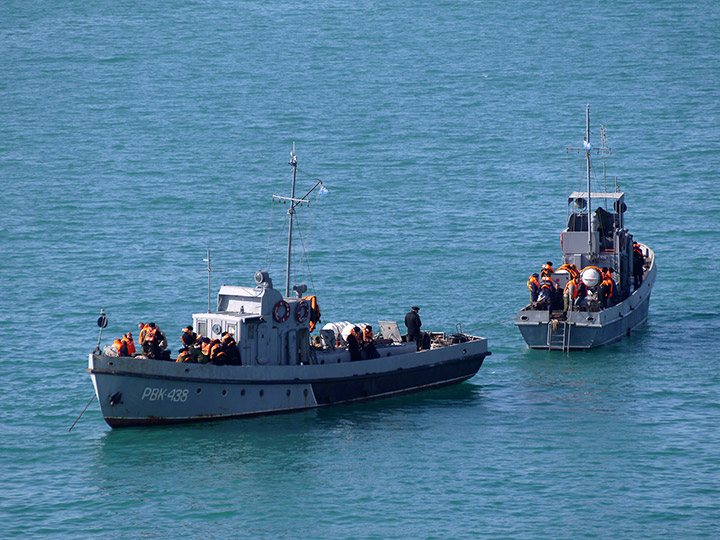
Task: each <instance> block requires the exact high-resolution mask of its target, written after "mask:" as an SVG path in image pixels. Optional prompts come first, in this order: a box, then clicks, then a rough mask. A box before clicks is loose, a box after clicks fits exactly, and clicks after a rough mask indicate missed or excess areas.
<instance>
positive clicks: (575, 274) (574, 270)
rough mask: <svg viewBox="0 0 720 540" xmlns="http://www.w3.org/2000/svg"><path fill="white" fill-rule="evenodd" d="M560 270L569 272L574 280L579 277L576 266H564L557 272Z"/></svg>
mask: <svg viewBox="0 0 720 540" xmlns="http://www.w3.org/2000/svg"><path fill="white" fill-rule="evenodd" d="M560 270H567V271H568V273H569V274H570V277H572V278H576V277H578V271H577V267H576V266H575V265H574V264H563V265H562V266H561V267H560V268H558V270H557V271H558V272H559V271H560Z"/></svg>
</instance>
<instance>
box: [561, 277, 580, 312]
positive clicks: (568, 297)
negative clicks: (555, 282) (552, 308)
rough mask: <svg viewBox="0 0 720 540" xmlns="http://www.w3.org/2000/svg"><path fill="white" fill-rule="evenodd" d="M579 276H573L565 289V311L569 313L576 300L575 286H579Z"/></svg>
mask: <svg viewBox="0 0 720 540" xmlns="http://www.w3.org/2000/svg"><path fill="white" fill-rule="evenodd" d="M578 281H580V278H579V277H576V278H571V279H570V280H568V282H567V285H565V289H564V290H563V312H564V313H567V311H568V309H570V307H571V306H572V305H573V300H575V288H576V287H577V286H578Z"/></svg>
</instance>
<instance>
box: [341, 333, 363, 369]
mask: <svg viewBox="0 0 720 540" xmlns="http://www.w3.org/2000/svg"><path fill="white" fill-rule="evenodd" d="M361 339H362V338H361V337H360V327H358V326H356V327H354V328H353V329H352V331H351V332H350V333H349V334H348V335H347V338H346V339H345V341H347V345H348V351H349V352H350V361H351V362H356V361H358V360H362V355H361V354H360V340H361Z"/></svg>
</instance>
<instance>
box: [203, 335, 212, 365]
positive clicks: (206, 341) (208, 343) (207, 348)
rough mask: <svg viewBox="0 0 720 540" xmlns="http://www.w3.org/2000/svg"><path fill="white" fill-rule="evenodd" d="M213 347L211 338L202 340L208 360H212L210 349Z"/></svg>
mask: <svg viewBox="0 0 720 540" xmlns="http://www.w3.org/2000/svg"><path fill="white" fill-rule="evenodd" d="M211 347H212V342H211V341H210V338H203V339H202V347H201V350H202V353H203V354H204V355H205V356H207V357H208V360H210V348H211Z"/></svg>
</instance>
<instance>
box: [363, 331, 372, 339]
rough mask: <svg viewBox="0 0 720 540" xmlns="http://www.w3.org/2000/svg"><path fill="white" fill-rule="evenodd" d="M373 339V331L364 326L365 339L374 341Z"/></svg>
mask: <svg viewBox="0 0 720 540" xmlns="http://www.w3.org/2000/svg"><path fill="white" fill-rule="evenodd" d="M372 340H373V331H372V330H368V329H367V328H363V341H368V342H370V341H372Z"/></svg>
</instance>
